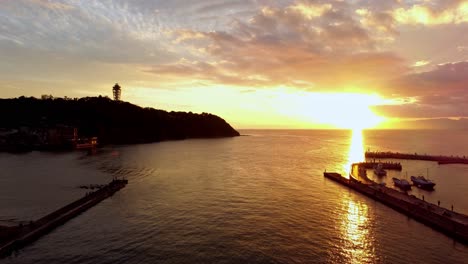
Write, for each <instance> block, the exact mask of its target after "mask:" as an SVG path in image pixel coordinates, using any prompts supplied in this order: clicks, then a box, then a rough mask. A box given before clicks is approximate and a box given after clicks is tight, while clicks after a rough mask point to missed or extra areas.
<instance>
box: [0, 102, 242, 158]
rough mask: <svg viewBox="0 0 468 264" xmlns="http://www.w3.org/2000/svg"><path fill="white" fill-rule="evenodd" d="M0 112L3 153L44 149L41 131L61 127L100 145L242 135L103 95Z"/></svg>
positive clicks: (203, 119)
mask: <svg viewBox="0 0 468 264" xmlns="http://www.w3.org/2000/svg"><path fill="white" fill-rule="evenodd" d="M0 113H2V114H1V115H0V127H1V129H2V132H3V142H2V147H0V148H1V149H3V150H9V149H13V150H15V149H18V148H22V149H25V150H32V149H37V148H44V144H41V143H40V142H39V143H38V138H37V137H38V136H37V135H38V134H40V133H38V132H37V131H38V130H42V131H44V129H50V128H55V127H58V126H60V127H68V128H73V129H76V130H77V131H78V134H79V137H98V140H99V144H100V145H107V144H136V143H149V142H157V141H164V140H180V139H188V138H220V137H234V136H239V132H237V131H236V130H235V129H234V128H232V127H231V125H229V124H228V123H227V122H226V121H225V120H224V119H222V118H220V117H218V116H216V115H213V114H208V113H202V114H195V113H192V112H173V111H172V112H167V111H163V110H158V109H154V108H142V107H140V106H137V105H134V104H131V103H128V102H123V101H114V100H111V99H110V98H108V97H102V96H99V97H84V98H80V99H78V98H75V99H69V98H52V97H46V98H43V99H37V98H34V97H24V96H22V97H19V98H14V99H0ZM76 130H75V131H76Z"/></svg>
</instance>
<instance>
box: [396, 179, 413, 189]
mask: <svg viewBox="0 0 468 264" xmlns="http://www.w3.org/2000/svg"><path fill="white" fill-rule="evenodd" d="M392 180H393V184H395V186H396V187H398V188H400V189H402V190H405V191H407V190H411V184H410V183H409V182H408V181H407V180H405V179H398V178H392Z"/></svg>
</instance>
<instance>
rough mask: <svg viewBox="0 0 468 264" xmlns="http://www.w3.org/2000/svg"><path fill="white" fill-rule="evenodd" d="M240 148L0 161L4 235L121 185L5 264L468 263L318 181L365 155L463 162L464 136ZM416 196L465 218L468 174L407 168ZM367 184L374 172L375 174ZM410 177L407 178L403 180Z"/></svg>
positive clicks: (371, 204)
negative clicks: (418, 178)
mask: <svg viewBox="0 0 468 264" xmlns="http://www.w3.org/2000/svg"><path fill="white" fill-rule="evenodd" d="M241 134H244V135H248V136H241V137H236V138H225V139H211V140H202V139H197V140H183V141H170V142H161V143H154V144H142V145H131V146H108V147H105V148H103V149H101V150H100V151H99V152H98V153H97V154H96V155H87V154H86V153H82V152H70V153H59V154H54V153H40V152H32V153H28V154H22V155H12V154H6V153H1V154H0V168H1V170H0V225H2V224H3V225H8V224H17V223H18V222H19V221H29V220H32V219H37V218H39V217H41V216H43V215H45V214H47V213H49V212H51V211H53V210H55V209H57V208H59V207H61V206H63V205H65V204H66V203H68V202H70V201H73V200H75V199H77V198H79V197H81V196H82V195H84V194H85V192H86V190H83V189H79V188H77V187H78V186H79V185H81V184H91V183H107V182H108V181H110V180H111V179H112V177H125V178H127V179H128V180H129V184H128V185H127V187H126V188H124V189H122V190H121V191H119V192H117V193H116V194H114V196H112V197H111V198H109V199H106V200H104V201H103V202H101V203H99V204H98V205H96V206H95V207H93V208H91V209H90V210H88V211H86V212H84V213H83V214H81V215H79V216H78V217H76V218H74V219H72V220H71V221H69V222H67V223H65V224H64V225H62V226H60V227H58V228H56V229H55V230H53V231H52V232H50V233H49V234H47V235H46V236H44V237H42V238H40V239H39V240H37V241H36V242H34V243H33V244H31V245H29V246H27V247H25V248H24V249H21V250H20V251H18V252H15V253H14V254H13V255H12V256H10V257H8V258H6V259H3V260H0V261H1V262H5V263H468V246H466V245H463V244H460V243H458V242H456V241H454V240H453V239H451V238H450V237H447V236H446V235H444V234H442V233H439V232H437V231H434V230H432V229H431V228H429V227H426V226H425V225H422V224H420V223H419V222H417V221H415V220H412V219H410V218H408V217H406V216H405V215H403V214H400V213H398V212H396V211H394V210H393V209H391V208H389V207H387V206H385V205H382V204H380V203H378V202H375V201H373V200H372V199H369V198H367V197H364V196H362V195H360V194H358V193H356V192H354V191H352V190H348V189H346V188H345V187H343V186H341V185H338V184H336V183H334V182H332V181H330V180H328V179H325V178H324V177H323V171H324V170H327V171H337V172H341V173H346V171H347V170H348V165H349V164H350V162H353V161H357V160H359V159H362V156H363V150H364V149H367V148H370V149H371V150H392V151H400V152H410V153H413V152H417V153H430V154H446V155H468V133H467V131H364V132H362V133H361V132H357V131H356V132H352V131H346V130H343V131H342V130H335V131H333V130H331V131H325V130H290V131H288V130H245V131H241ZM401 162H402V165H403V171H402V172H390V173H389V175H388V176H386V177H383V178H378V179H376V180H378V181H383V182H387V183H388V185H389V186H390V185H391V183H390V182H391V177H393V176H398V177H409V175H416V174H422V175H427V174H428V175H429V178H430V179H431V180H433V181H435V182H436V184H437V185H436V187H435V191H434V192H426V191H421V190H418V189H416V188H413V191H412V194H414V195H416V196H419V197H422V195H424V196H425V199H426V200H429V201H431V202H433V203H437V201H438V200H440V201H441V206H445V207H447V208H450V206H451V205H454V208H455V210H456V211H460V212H463V213H465V214H468V199H467V193H468V192H467V191H468V165H438V164H437V163H434V162H424V161H401ZM369 175H372V174H371V173H369ZM407 175H408V176H407Z"/></svg>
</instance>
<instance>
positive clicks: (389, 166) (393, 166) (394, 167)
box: [356, 161, 402, 171]
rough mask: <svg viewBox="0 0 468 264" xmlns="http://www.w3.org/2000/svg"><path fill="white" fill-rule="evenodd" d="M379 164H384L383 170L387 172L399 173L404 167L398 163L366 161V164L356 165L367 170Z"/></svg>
mask: <svg viewBox="0 0 468 264" xmlns="http://www.w3.org/2000/svg"><path fill="white" fill-rule="evenodd" d="M378 164H382V169H385V170H398V171H401V170H402V166H401V164H400V163H398V162H377V161H365V162H359V163H356V165H359V166H360V167H363V168H366V169H373V168H375V167H376V166H377V165H378Z"/></svg>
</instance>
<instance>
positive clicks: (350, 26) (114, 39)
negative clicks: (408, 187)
mask: <svg viewBox="0 0 468 264" xmlns="http://www.w3.org/2000/svg"><path fill="white" fill-rule="evenodd" d="M31 21H34V23H31ZM467 22H468V1H465V0H463V1H438V0H431V1H388V2H385V3H384V2H381V1H352V2H348V1H322V0H319V1H303V0H287V1H267V2H258V1H245V2H243V1H241V2H239V1H221V2H215V1H211V0H203V1H192V0H188V1H184V3H181V2H177V1H166V2H164V3H163V2H161V1H137V2H135V1H125V0H124V1H108V2H105V3H104V2H102V1H68V0H60V1H59V0H53V1H46V0H21V1H12V0H7V1H2V4H1V6H0V24H1V25H2V31H1V33H0V50H1V51H2V52H0V59H1V61H2V62H4V63H3V64H1V65H0V66H1V67H2V71H0V77H1V78H0V87H1V90H0V96H1V97H18V96H22V95H24V96H35V97H40V96H41V95H43V94H52V95H54V96H55V97H63V96H67V97H72V98H73V97H83V96H97V95H103V96H110V95H111V87H112V85H113V84H114V83H116V82H119V83H120V84H121V86H122V98H123V100H124V101H128V102H131V103H134V104H137V105H141V106H145V107H154V108H158V109H164V110H169V111H173V110H174V111H192V112H197V113H200V112H210V113H213V114H216V115H220V116H222V117H223V118H225V119H226V120H227V121H228V122H229V123H231V124H233V125H234V126H235V127H237V128H346V129H362V128H395V127H399V128H420V127H429V128H440V127H441V126H442V127H446V125H447V124H450V125H455V126H457V125H458V126H459V125H460V124H463V122H464V121H465V120H464V119H463V118H464V117H468V112H467V110H466V109H467V107H466V104H467V103H468V96H467V95H466V94H467V93H466V83H467V82H468V77H467V76H468V38H467V37H466V36H467V35H466V34H465V33H466V32H467V31H468V23H467ZM44 62H47V63H44ZM442 88H443V89H442ZM448 118H452V120H453V118H459V119H460V120H459V122H447V120H448ZM418 120H425V121H424V122H422V121H418Z"/></svg>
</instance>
